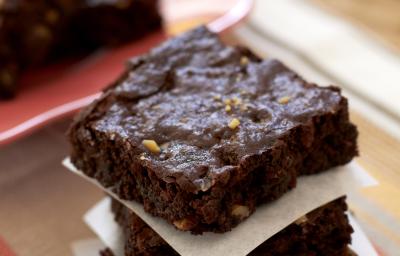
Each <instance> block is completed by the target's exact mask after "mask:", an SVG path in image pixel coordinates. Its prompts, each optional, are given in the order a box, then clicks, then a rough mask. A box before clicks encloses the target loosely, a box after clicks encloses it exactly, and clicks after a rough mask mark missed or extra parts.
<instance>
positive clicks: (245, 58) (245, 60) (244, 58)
mask: <svg viewBox="0 0 400 256" xmlns="http://www.w3.org/2000/svg"><path fill="white" fill-rule="evenodd" d="M247 64H249V58H247V57H246V56H243V57H242V58H240V65H243V66H245V65H247Z"/></svg>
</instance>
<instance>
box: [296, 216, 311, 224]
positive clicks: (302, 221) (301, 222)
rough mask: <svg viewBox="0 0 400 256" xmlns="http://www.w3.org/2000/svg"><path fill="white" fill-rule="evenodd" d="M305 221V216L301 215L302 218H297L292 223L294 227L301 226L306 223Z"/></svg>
mask: <svg viewBox="0 0 400 256" xmlns="http://www.w3.org/2000/svg"><path fill="white" fill-rule="evenodd" d="M307 220H308V218H307V216H306V215H303V216H301V217H300V218H298V219H297V220H296V221H295V222H294V223H295V224H296V225H301V224H303V223H304V222H306V221H307Z"/></svg>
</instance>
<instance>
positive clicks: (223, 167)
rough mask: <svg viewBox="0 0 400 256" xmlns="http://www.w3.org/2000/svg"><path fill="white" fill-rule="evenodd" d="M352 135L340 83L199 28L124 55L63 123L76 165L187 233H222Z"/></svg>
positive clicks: (335, 159)
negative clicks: (322, 83) (125, 62)
mask: <svg viewBox="0 0 400 256" xmlns="http://www.w3.org/2000/svg"><path fill="white" fill-rule="evenodd" d="M356 138H357V130H356V128H355V126H354V125H353V124H351V123H350V121H349V117H348V107H347V100H346V98H344V97H343V96H342V95H341V93H340V90H339V88H337V87H333V86H330V87H318V86H317V85H315V84H312V83H308V82H306V81H305V80H303V79H302V78H301V77H299V76H298V75H297V74H296V73H294V72H293V71H291V70H290V69H288V68H287V67H286V66H285V65H283V64H282V63H281V62H279V61H277V60H271V59H267V60H261V59H260V58H258V57H257V56H255V55H254V54H252V53H251V52H250V51H249V50H247V49H245V48H242V47H232V46H227V45H225V44H224V43H222V42H221V41H220V40H219V38H218V36H217V35H215V34H213V33H211V32H210V31H208V30H207V29H206V28H205V27H199V28H197V29H194V30H192V31H190V32H187V33H184V34H182V35H180V36H178V37H176V38H172V39H170V40H168V41H166V42H165V43H163V44H161V45H160V46H158V47H156V48H154V49H153V50H151V51H150V52H149V53H148V54H146V55H143V56H141V57H138V58H134V59H132V60H131V61H130V67H129V68H128V70H127V71H126V72H125V74H123V75H122V77H121V78H120V79H118V81H116V82H115V83H114V84H112V85H111V86H109V87H108V88H107V89H105V91H104V93H103V95H102V96H101V97H100V99H98V100H96V101H95V102H93V103H92V104H91V105H90V106H88V107H87V108H85V109H84V110H83V111H82V112H81V113H80V114H79V115H78V116H77V117H76V119H75V121H74V123H73V125H72V126H71V128H70V130H69V139H70V142H71V145H72V151H71V159H72V162H73V163H74V165H75V166H76V167H77V168H78V169H80V170H82V171H83V172H84V173H85V174H86V175H88V176H90V177H94V178H96V179H97V180H98V181H99V182H100V183H101V184H103V185H104V186H105V187H113V189H114V191H115V192H116V193H117V194H118V195H119V196H120V197H121V198H123V199H128V200H135V201H138V202H140V203H142V204H143V205H144V209H145V210H146V211H147V212H149V213H151V214H153V215H156V216H160V217H162V218H164V219H166V220H167V221H168V222H170V223H173V224H174V225H175V226H176V228H178V229H180V230H186V231H188V230H190V231H192V232H193V233H202V232H204V231H212V232H225V231H228V230H230V229H231V228H233V227H234V226H236V225H237V224H238V223H240V222H241V221H243V220H244V219H246V218H247V217H248V216H249V215H250V214H252V213H253V212H254V211H255V208H256V206H257V205H259V204H262V203H266V202H269V201H271V200H274V199H277V198H278V197H280V196H281V195H282V194H284V193H285V192H286V191H288V190H290V189H291V188H294V187H295V185H296V178H297V176H298V175H302V174H313V173H318V172H321V171H323V170H326V169H328V168H330V167H333V166H337V165H342V164H345V163H347V162H349V161H350V160H351V159H352V158H353V157H354V156H355V155H357V144H356Z"/></svg>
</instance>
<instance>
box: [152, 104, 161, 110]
mask: <svg viewBox="0 0 400 256" xmlns="http://www.w3.org/2000/svg"><path fill="white" fill-rule="evenodd" d="M160 108H161V107H160V105H154V106H152V107H151V109H160Z"/></svg>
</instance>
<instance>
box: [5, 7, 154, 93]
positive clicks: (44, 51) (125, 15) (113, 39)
mask: <svg viewBox="0 0 400 256" xmlns="http://www.w3.org/2000/svg"><path fill="white" fill-rule="evenodd" d="M157 2H158V1H157V0H68V1H67V0H3V1H0V22H1V24H0V60H1V61H0V98H1V97H10V96H12V95H13V94H14V91H15V87H16V82H17V79H18V76H19V73H20V72H21V71H23V70H25V69H26V68H28V67H35V66H37V65H40V64H45V63H48V62H50V61H53V60H56V59H59V58H60V57H62V56H69V55H71V54H83V53H87V52H89V51H92V50H94V49H96V48H98V47H100V46H110V45H118V44H121V43H123V42H127V41H129V40H131V39H134V38H137V37H141V36H143V35H144V34H146V33H148V32H149V31H152V30H155V29H157V28H159V27H160V22H161V19H160V16H159V14H158V10H157Z"/></svg>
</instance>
